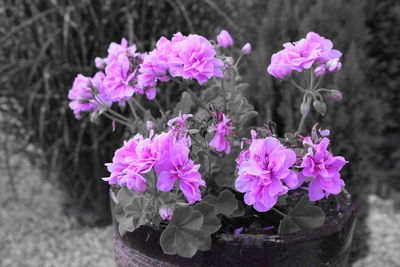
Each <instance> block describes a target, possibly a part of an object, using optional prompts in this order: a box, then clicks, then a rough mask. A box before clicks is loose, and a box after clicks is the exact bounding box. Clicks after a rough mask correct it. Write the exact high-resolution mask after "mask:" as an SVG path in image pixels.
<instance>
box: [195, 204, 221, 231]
mask: <svg viewBox="0 0 400 267" xmlns="http://www.w3.org/2000/svg"><path fill="white" fill-rule="evenodd" d="M193 208H194V209H195V210H198V211H200V212H201V214H203V218H204V222H203V226H202V227H201V230H203V231H205V232H206V233H208V234H213V233H215V232H217V231H218V230H219V229H220V228H221V222H220V221H219V219H218V218H217V207H216V206H215V205H212V204H209V203H207V202H200V203H197V204H196V205H195V206H194V207H193Z"/></svg>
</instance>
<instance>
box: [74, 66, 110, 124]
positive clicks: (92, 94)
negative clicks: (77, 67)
mask: <svg viewBox="0 0 400 267" xmlns="http://www.w3.org/2000/svg"><path fill="white" fill-rule="evenodd" d="M104 76H105V75H104V73H102V72H98V73H96V74H95V75H94V77H93V78H89V77H85V76H83V75H81V74H79V75H78V76H77V77H76V78H75V81H74V83H73V85H72V88H71V90H70V91H69V92H68V98H69V99H71V100H72V101H71V103H69V107H70V108H71V109H72V110H73V111H74V115H75V117H76V118H77V119H79V118H81V115H82V113H84V112H90V111H95V110H101V109H102V107H101V105H104V106H108V107H110V106H111V104H112V101H111V99H110V98H111V96H110V94H109V92H108V91H107V90H106V88H105V87H104V86H103V80H104Z"/></svg>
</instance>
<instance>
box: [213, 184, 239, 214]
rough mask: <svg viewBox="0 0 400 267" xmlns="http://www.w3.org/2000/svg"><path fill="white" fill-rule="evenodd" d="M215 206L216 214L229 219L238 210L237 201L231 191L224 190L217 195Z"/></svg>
mask: <svg viewBox="0 0 400 267" xmlns="http://www.w3.org/2000/svg"><path fill="white" fill-rule="evenodd" d="M216 206H217V213H218V214H223V215H225V216H227V217H229V216H231V215H232V213H233V212H234V211H235V210H236V209H237V208H238V201H237V199H236V197H235V195H234V194H233V193H232V192H231V191H229V190H224V191H222V192H221V193H220V194H219V196H218V199H217V203H216Z"/></svg>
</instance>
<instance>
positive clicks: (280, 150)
mask: <svg viewBox="0 0 400 267" xmlns="http://www.w3.org/2000/svg"><path fill="white" fill-rule="evenodd" d="M246 158H247V159H246ZM241 160H242V161H241V163H240V164H239V165H238V169H239V171H238V174H239V176H238V178H237V180H236V184H235V187H236V189H237V190H238V191H240V192H243V193H245V195H244V201H245V203H246V204H247V205H253V207H254V208H255V209H256V210H257V211H260V212H265V211H268V210H270V209H271V208H272V207H273V206H274V205H275V204H276V202H277V200H278V197H279V196H280V195H283V194H285V193H286V192H287V191H288V190H289V189H288V188H290V189H294V188H297V187H298V186H299V181H298V179H297V175H296V173H295V172H294V171H292V170H290V168H291V167H292V166H293V165H294V164H295V162H296V153H294V151H293V150H291V149H287V148H285V147H284V146H283V145H282V144H281V143H280V142H279V140H278V139H276V138H274V137H267V138H264V139H253V140H252V142H251V145H250V147H249V154H248V157H247V156H245V157H243V158H242V159H241ZM283 182H284V183H283Z"/></svg>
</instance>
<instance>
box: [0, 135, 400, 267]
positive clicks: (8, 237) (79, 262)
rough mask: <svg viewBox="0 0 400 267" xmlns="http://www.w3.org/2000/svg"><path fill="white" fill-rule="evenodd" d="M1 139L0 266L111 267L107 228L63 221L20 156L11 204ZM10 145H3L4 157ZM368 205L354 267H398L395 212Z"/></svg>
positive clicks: (52, 190) (398, 215)
mask: <svg viewBox="0 0 400 267" xmlns="http://www.w3.org/2000/svg"><path fill="white" fill-rule="evenodd" d="M1 138H3V139H2V140H1V141H2V142H1V143H0V144H1V145H2V147H0V204H1V210H0V266H2V267H8V266H13V267H14V266H16V267H23V266H35V267H36V266H41V267H46V266H68V267H74V266H77V267H82V266H88V267H89V266H98V267H102V266H104V267H113V266H115V263H114V255H113V243H112V233H111V227H106V228H88V227H82V226H80V225H79V224H78V223H77V222H76V221H75V220H74V219H73V218H70V217H67V216H66V215H64V214H63V212H62V208H61V207H62V201H61V199H62V197H61V191H60V190H59V189H57V188H56V187H55V186H54V183H53V182H52V181H51V179H44V178H43V177H42V173H41V172H40V170H39V169H38V168H37V167H35V166H32V165H31V164H29V162H28V161H27V159H26V158H25V157H24V156H23V155H21V154H17V155H13V156H8V157H7V158H8V159H9V160H10V161H9V162H10V165H11V167H14V169H15V170H14V171H12V168H11V177H13V180H14V184H15V187H16V190H17V194H18V199H16V198H15V194H14V193H13V189H12V186H11V183H10V180H9V179H10V176H9V174H10V172H9V171H8V170H7V168H6V164H5V163H6V161H5V158H6V157H5V154H4V153H3V150H4V148H5V144H4V142H3V141H4V134H3V135H1V133H0V139H1ZM14 142H15V140H10V141H9V142H7V145H6V146H7V148H8V149H9V150H10V152H12V151H13V145H12V144H13V143H14ZM3 144H4V145H3ZM11 155H12V153H11ZM369 201H370V203H371V213H370V216H369V218H368V225H369V227H370V228H371V231H372V234H371V239H370V241H369V243H370V246H371V252H370V254H369V255H368V256H367V257H366V258H364V259H362V260H359V261H358V262H356V263H355V264H354V266H356V267H361V266H373V267H376V266H400V211H397V212H396V211H395V210H394V208H393V202H392V201H390V200H382V199H380V198H379V197H377V196H370V198H369Z"/></svg>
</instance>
